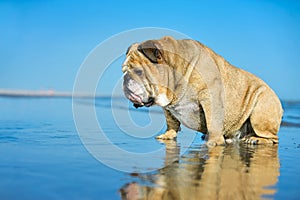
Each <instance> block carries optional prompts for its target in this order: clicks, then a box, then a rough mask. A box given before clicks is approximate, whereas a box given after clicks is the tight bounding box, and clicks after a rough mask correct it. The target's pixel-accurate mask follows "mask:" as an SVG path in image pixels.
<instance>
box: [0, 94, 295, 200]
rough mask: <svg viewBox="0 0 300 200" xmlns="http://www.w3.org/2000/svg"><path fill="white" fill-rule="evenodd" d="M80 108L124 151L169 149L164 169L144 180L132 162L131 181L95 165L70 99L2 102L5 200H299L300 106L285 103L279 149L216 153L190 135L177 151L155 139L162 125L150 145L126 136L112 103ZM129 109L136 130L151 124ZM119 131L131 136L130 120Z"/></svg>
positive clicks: (157, 113)
mask: <svg viewBox="0 0 300 200" xmlns="http://www.w3.org/2000/svg"><path fill="white" fill-rule="evenodd" d="M77 103H78V104H81V105H83V106H86V107H89V106H95V110H96V113H97V116H98V121H99V124H101V127H102V128H103V129H104V131H105V132H106V133H108V134H107V135H108V138H109V139H110V140H111V141H112V142H113V143H114V144H115V145H117V146H119V147H120V148H122V149H126V150H127V151H135V152H148V151H152V150H155V149H157V148H164V149H165V151H164V152H165V153H162V154H161V155H160V156H158V157H157V158H155V159H157V160H160V161H161V162H162V166H161V168H159V169H156V170H154V171H150V172H148V173H139V172H140V171H142V168H139V166H135V165H134V163H130V162H129V163H128V162H127V164H129V165H132V172H131V173H126V172H122V171H118V170H115V169H112V168H110V167H107V166H106V165H104V164H102V163H101V162H99V161H98V160H97V159H95V158H94V157H93V156H92V155H91V154H90V153H89V152H88V151H87V150H86V148H85V147H84V145H83V144H82V142H81V140H80V137H79V135H78V133H77V130H76V127H75V124H74V121H73V115H72V101H71V99H68V98H66V99H55V98H0V105H1V106H0V113H1V115H0V124H1V126H0V177H1V181H0V198H1V199H121V198H123V199H259V198H266V199H283V198H285V199H299V195H300V192H299V186H300V184H299V180H300V173H299V167H298V166H299V164H300V161H299V158H300V103H297V102H284V104H283V105H284V109H285V113H284V119H283V125H282V127H281V130H280V132H279V139H280V140H279V141H280V143H279V145H275V146H245V145H231V146H226V147H217V148H214V149H212V150H208V149H207V148H206V147H205V145H203V144H204V141H202V139H201V135H202V134H200V133H198V134H197V133H195V132H194V131H191V130H188V129H185V128H183V130H182V132H181V133H180V135H179V137H178V140H177V143H176V142H174V141H173V142H170V141H169V142H167V143H164V142H160V141H157V140H155V139H153V137H154V135H155V134H158V132H161V131H163V129H164V128H165V127H164V125H163V123H162V125H160V126H159V129H158V130H157V128H156V129H153V130H155V131H157V132H156V133H152V132H151V131H152V128H151V127H149V132H147V133H146V132H142V133H140V136H143V135H147V134H150V135H151V134H152V135H153V137H150V138H145V139H138V138H136V137H132V136H130V135H128V134H124V132H123V131H122V130H120V128H119V127H118V126H117V125H116V122H115V121H114V116H113V115H112V111H111V107H112V105H111V99H110V98H102V99H97V100H96V101H95V104H94V102H92V101H88V100H80V101H77ZM128 105H129V104H128V101H127V100H125V99H116V100H115V103H114V104H113V106H114V110H115V111H117V113H122V112H124V111H126V112H127V110H128ZM130 109H131V110H130V111H129V115H130V116H131V117H132V119H133V120H134V122H135V123H136V124H137V125H139V126H147V124H149V123H151V120H152V122H153V119H151V118H149V112H148V111H147V110H146V109H142V110H141V111H135V110H134V109H133V108H132V107H130ZM151 110H152V117H153V118H159V119H163V117H162V116H161V115H162V113H161V110H160V109H158V108H155V109H151ZM118 123H121V125H122V126H123V127H125V126H126V125H127V126H128V127H127V130H130V128H133V127H131V126H132V125H131V124H127V121H126V120H124V123H123V124H122V121H121V122H120V121H119V122H118ZM125 128H126V127H125ZM187 135H193V136H195V138H194V140H193V143H192V145H191V146H185V142H184V141H185V140H186V138H187V137H188V136H187ZM110 159H112V160H113V159H118V162H119V163H121V164H122V163H126V160H122V158H116V157H111V158H110ZM153 160H154V158H153ZM148 162H149V165H150V163H151V164H152V162H153V161H152V160H149V161H148ZM146 165H147V163H146Z"/></svg>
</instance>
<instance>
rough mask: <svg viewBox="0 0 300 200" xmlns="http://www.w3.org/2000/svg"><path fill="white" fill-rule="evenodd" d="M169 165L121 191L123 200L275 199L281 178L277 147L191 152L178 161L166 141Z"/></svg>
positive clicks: (175, 149)
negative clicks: (270, 197)
mask: <svg viewBox="0 0 300 200" xmlns="http://www.w3.org/2000/svg"><path fill="white" fill-rule="evenodd" d="M165 145H166V150H167V154H166V160H165V162H166V163H170V162H171V161H174V160H177V161H175V162H173V163H172V164H169V165H168V166H166V167H165V168H163V169H160V170H158V171H156V172H155V173H152V174H138V175H136V174H135V176H138V181H137V182H132V183H129V184H126V185H125V186H124V187H123V188H121V189H120V193H121V197H122V199H130V200H133V199H172V200H173V199H189V200H190V199H260V198H262V197H268V196H269V195H271V196H272V195H274V193H275V192H276V189H275V188H274V187H272V186H274V185H275V184H276V183H277V178H278V176H279V159H278V154H277V145H274V146H273V145H272V146H259V145H258V146H244V145H230V146H226V147H224V146H218V147H215V148H213V149H207V148H206V147H204V146H200V147H199V146H198V147H194V148H190V150H189V151H188V152H187V153H186V154H185V155H183V156H182V157H179V147H178V146H177V144H176V142H175V141H167V142H166V143H165Z"/></svg>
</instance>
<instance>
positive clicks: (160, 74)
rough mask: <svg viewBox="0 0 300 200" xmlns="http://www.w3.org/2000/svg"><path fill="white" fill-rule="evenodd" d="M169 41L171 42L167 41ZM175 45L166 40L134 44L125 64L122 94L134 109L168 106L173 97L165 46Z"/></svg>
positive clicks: (170, 68) (170, 39) (127, 54)
mask: <svg viewBox="0 0 300 200" xmlns="http://www.w3.org/2000/svg"><path fill="white" fill-rule="evenodd" d="M167 40H169V41H167ZM170 41H171V42H174V41H175V40H174V39H173V38H170V37H167V38H163V39H161V40H148V41H145V42H143V43H140V44H133V45H131V46H130V47H129V48H128V50H127V53H126V60H125V61H124V63H123V65H122V71H123V73H124V81H123V91H124V94H125V96H126V97H127V98H128V99H129V100H130V101H131V102H132V103H133V104H134V106H135V107H136V108H137V107H142V106H146V107H149V106H152V105H154V104H156V105H160V106H163V107H164V106H166V105H168V104H169V103H170V102H171V101H172V98H173V92H172V91H171V90H170V87H169V86H170V85H169V84H170V83H171V82H172V80H170V79H172V76H170V72H171V70H172V67H170V66H169V62H168V58H167V57H166V56H167V55H166V53H165V51H164V50H163V49H164V43H166V42H170Z"/></svg>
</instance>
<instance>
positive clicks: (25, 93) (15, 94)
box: [0, 89, 122, 99]
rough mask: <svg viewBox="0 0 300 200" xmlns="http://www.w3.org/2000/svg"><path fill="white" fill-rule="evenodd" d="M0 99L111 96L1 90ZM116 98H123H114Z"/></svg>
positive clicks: (50, 91) (52, 91) (48, 91)
mask: <svg viewBox="0 0 300 200" xmlns="http://www.w3.org/2000/svg"><path fill="white" fill-rule="evenodd" d="M0 97H21V98H27V97H29V98H88V99H91V98H108V97H111V96H109V95H99V94H90V93H77V94H76V93H72V92H58V91H55V90H7V89H0ZM113 97H114V98H119V97H122V96H121V95H120V96H113Z"/></svg>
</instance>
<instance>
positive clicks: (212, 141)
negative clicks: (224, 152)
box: [206, 136, 225, 147]
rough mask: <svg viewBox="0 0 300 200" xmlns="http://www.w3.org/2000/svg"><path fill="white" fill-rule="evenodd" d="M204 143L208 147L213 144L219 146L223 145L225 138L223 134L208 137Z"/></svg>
mask: <svg viewBox="0 0 300 200" xmlns="http://www.w3.org/2000/svg"><path fill="white" fill-rule="evenodd" d="M206 145H207V146H208V147H215V146H220V145H222V146H223V145H225V139H224V137H223V136H221V137H218V138H212V139H208V141H207V142H206Z"/></svg>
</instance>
